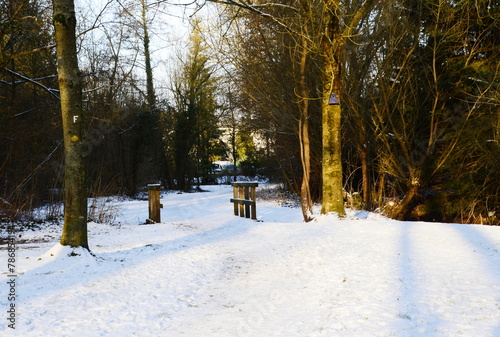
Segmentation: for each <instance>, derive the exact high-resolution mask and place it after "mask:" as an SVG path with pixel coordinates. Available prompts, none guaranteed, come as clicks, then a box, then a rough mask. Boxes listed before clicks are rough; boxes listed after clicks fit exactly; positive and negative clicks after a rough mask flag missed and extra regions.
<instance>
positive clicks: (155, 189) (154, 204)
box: [148, 184, 162, 223]
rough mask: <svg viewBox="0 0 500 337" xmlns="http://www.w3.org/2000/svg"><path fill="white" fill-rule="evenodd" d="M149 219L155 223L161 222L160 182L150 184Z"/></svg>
mask: <svg viewBox="0 0 500 337" xmlns="http://www.w3.org/2000/svg"><path fill="white" fill-rule="evenodd" d="M148 201H149V220H151V221H152V222H153V223H158V222H161V219H160V208H161V207H162V204H160V184H149V185H148Z"/></svg>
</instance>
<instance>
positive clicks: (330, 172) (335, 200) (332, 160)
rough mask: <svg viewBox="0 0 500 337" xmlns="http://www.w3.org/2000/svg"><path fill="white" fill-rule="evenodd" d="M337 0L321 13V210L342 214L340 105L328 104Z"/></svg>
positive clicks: (336, 60) (336, 88) (335, 85)
mask: <svg viewBox="0 0 500 337" xmlns="http://www.w3.org/2000/svg"><path fill="white" fill-rule="evenodd" d="M339 2H340V1H339V0H326V1H325V9H324V14H323V16H324V17H323V24H324V37H323V42H322V46H323V62H324V64H323V70H324V71H323V77H324V78H323V101H322V124H323V135H322V136H323V202H322V207H321V213H322V214H326V213H330V212H334V213H337V214H339V215H345V209H344V197H343V193H342V187H343V184H342V147H341V105H340V104H336V105H329V99H330V94H332V93H334V94H336V95H337V97H340V87H341V83H340V54H341V53H340V52H341V48H342V36H341V34H340V25H339V19H338V16H337V14H336V11H337V8H338V5H339Z"/></svg>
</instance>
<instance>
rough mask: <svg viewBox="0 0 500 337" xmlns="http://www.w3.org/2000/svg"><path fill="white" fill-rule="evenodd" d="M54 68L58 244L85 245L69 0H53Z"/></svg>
mask: <svg viewBox="0 0 500 337" xmlns="http://www.w3.org/2000/svg"><path fill="white" fill-rule="evenodd" d="M53 6H54V28H55V40H56V45H57V48H56V49H57V64H58V65H57V68H58V77H59V91H60V97H61V112H62V121H63V139H64V163H65V172H64V227H63V232H62V237H61V244H62V245H65V246H71V247H84V248H87V249H88V248H89V246H88V238H87V172H86V171H87V163H86V158H85V154H86V151H87V150H88V149H86V146H85V124H84V115H83V109H82V80H81V76H80V73H79V70H78V59H77V52H76V37H75V27H76V15H75V8H74V3H73V0H53Z"/></svg>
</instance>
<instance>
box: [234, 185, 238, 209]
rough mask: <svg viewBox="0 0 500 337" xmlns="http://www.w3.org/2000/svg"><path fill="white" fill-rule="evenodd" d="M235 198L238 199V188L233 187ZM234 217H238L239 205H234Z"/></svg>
mask: <svg viewBox="0 0 500 337" xmlns="http://www.w3.org/2000/svg"><path fill="white" fill-rule="evenodd" d="M233 197H234V198H235V199H238V198H239V196H238V187H237V186H234V185H233ZM234 215H238V204H237V203H234Z"/></svg>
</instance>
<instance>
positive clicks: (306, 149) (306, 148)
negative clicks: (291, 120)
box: [299, 37, 313, 222]
mask: <svg viewBox="0 0 500 337" xmlns="http://www.w3.org/2000/svg"><path fill="white" fill-rule="evenodd" d="M307 54H308V43H307V39H306V38H305V37H302V46H301V50H300V95H301V96H302V97H300V103H301V109H300V119H299V141H300V159H301V162H302V185H301V187H300V203H301V205H302V215H303V217H304V221H306V222H309V221H311V220H312V219H313V217H312V213H313V212H312V200H311V189H310V184H309V181H310V178H311V145H310V144H311V142H310V139H309V93H308V90H307V83H306V64H307Z"/></svg>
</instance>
